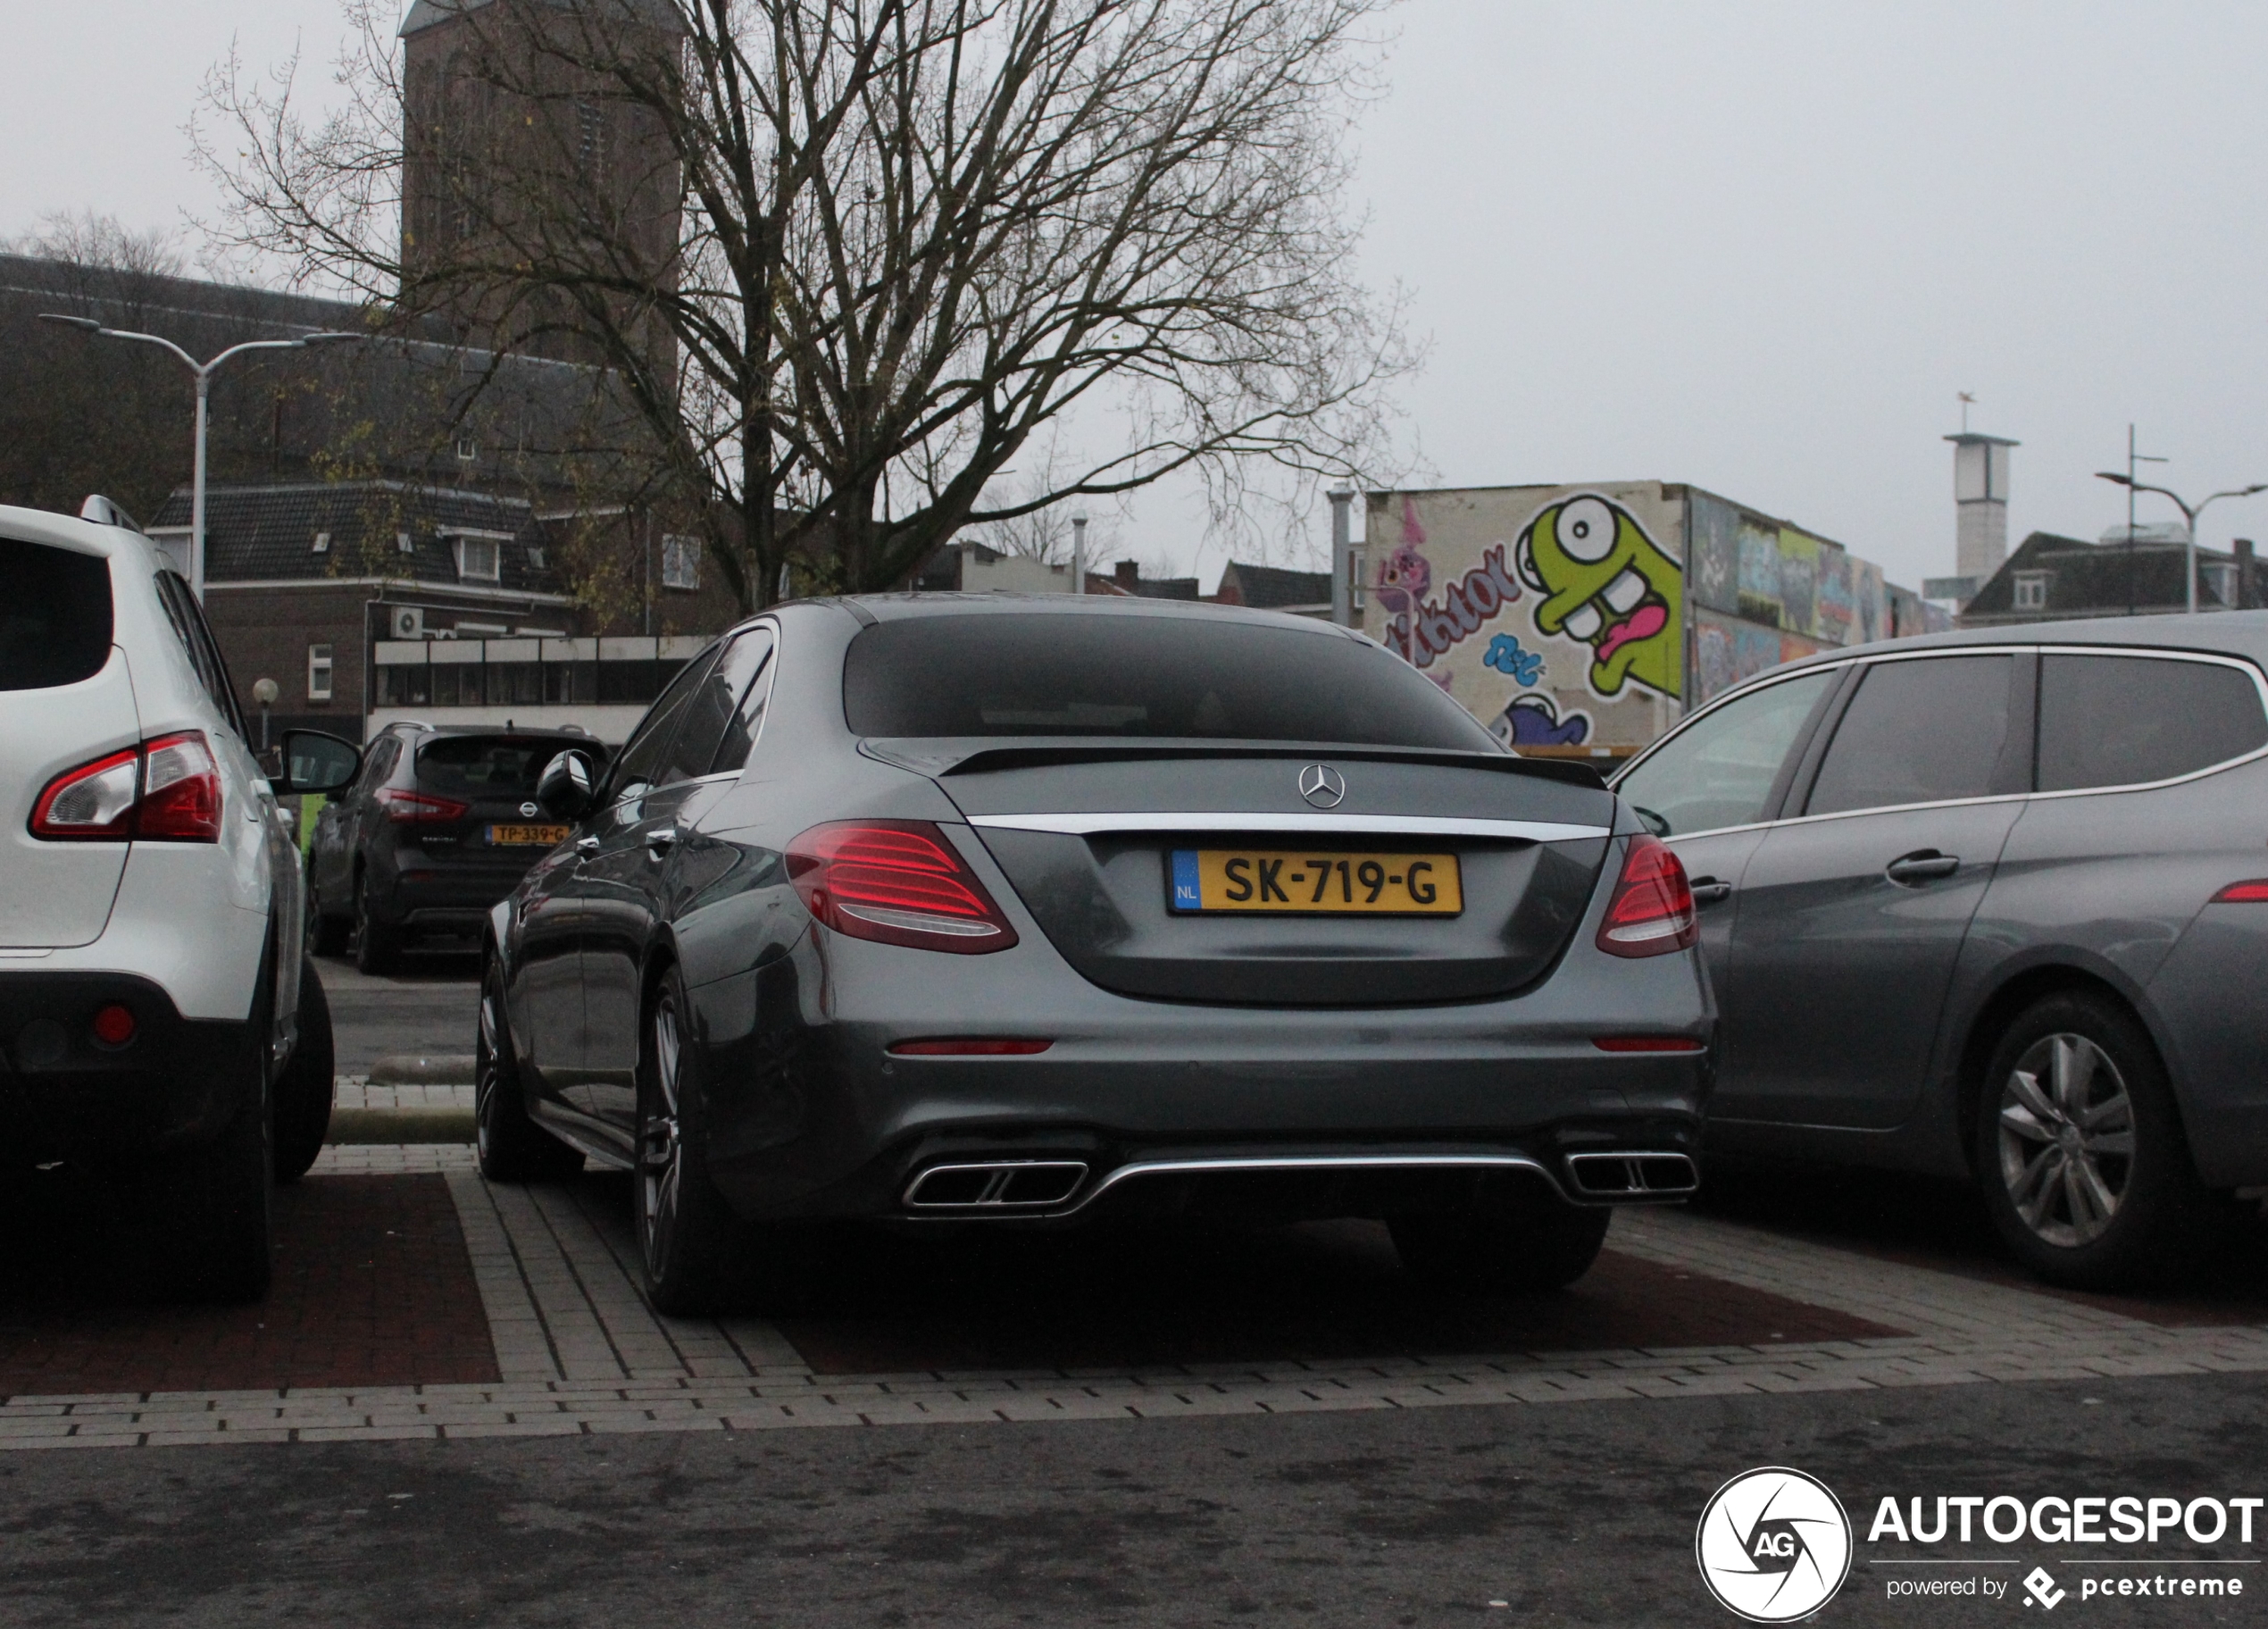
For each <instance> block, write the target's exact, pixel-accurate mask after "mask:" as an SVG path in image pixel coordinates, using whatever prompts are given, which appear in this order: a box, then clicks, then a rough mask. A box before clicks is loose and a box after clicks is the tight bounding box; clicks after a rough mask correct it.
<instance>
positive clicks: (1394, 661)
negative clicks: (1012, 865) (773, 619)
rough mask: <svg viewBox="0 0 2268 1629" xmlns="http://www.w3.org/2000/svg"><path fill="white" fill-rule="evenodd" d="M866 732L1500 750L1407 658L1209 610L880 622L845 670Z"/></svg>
mask: <svg viewBox="0 0 2268 1629" xmlns="http://www.w3.org/2000/svg"><path fill="white" fill-rule="evenodd" d="M843 703H844V712H845V716H846V719H847V721H848V723H849V724H850V727H851V729H852V730H853V731H855V732H856V733H858V734H860V735H868V736H885V737H888V736H1033V735H1086V736H1105V737H1118V738H1122V739H1124V738H1145V737H1149V738H1155V737H1166V738H1169V739H1170V738H1177V737H1178V738H1184V739H1187V738H1191V737H1196V738H1202V739H1213V740H1229V741H1314V742H1326V741H1330V742H1342V743H1345V744H1347V745H1365V744H1367V745H1375V746H1382V747H1432V748H1442V749H1446V750H1451V751H1463V752H1486V753H1499V752H1501V751H1502V750H1503V749H1502V748H1499V747H1498V746H1497V742H1496V739H1495V738H1494V737H1492V736H1491V735H1489V733H1488V731H1486V730H1484V729H1482V728H1481V727H1480V723H1478V721H1476V720H1475V719H1474V718H1473V716H1472V714H1470V713H1467V712H1466V711H1465V710H1464V709H1463V707H1461V706H1457V704H1456V703H1455V702H1454V701H1452V700H1450V699H1449V698H1448V697H1447V696H1445V695H1443V694H1442V693H1441V691H1440V689H1438V688H1437V687H1436V686H1435V685H1434V683H1433V681H1431V680H1430V679H1427V678H1426V677H1425V676H1424V675H1422V673H1420V672H1418V671H1417V669H1415V668H1413V667H1412V666H1411V665H1410V664H1408V663H1406V662H1405V661H1403V660H1402V659H1401V658H1400V657H1399V656H1392V655H1389V654H1388V652H1386V651H1385V650H1383V649H1380V647H1377V646H1374V645H1370V644H1367V643H1363V642H1360V641H1357V640H1355V639H1347V638H1346V637H1345V636H1344V635H1343V634H1339V633H1337V632H1335V631H1330V630H1328V629H1322V628H1318V629H1317V630H1316V631H1313V632H1308V631H1305V630H1297V629H1288V628H1287V629H1275V628H1263V627H1255V626H1253V625H1252V624H1250V623H1247V622H1230V621H1229V620H1228V619H1226V618H1219V619H1216V618H1213V617H1212V616H1210V615H1208V616H1205V617H1203V618H1198V617H1196V616H1166V615H1146V616H1138V615H1125V616H1062V615H1048V614H1032V613H1024V612H968V613H963V614H946V615H936V616H911V617H905V618H903V619H898V620H893V621H890V622H883V623H881V624H880V626H878V627H873V628H869V629H867V630H866V631H864V632H863V633H861V634H860V635H859V636H858V637H857V638H856V639H853V640H852V641H851V645H850V650H849V652H848V654H847V655H846V657H845V659H844V666H843Z"/></svg>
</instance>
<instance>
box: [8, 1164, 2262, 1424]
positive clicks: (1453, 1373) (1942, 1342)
mask: <svg viewBox="0 0 2268 1629" xmlns="http://www.w3.org/2000/svg"><path fill="white" fill-rule="evenodd" d="M420 1174H425V1175H427V1176H429V1177H430V1178H438V1179H439V1180H440V1181H442V1182H445V1183H446V1191H447V1193H448V1194H449V1195H450V1197H451V1199H452V1200H453V1204H454V1210H455V1213H456V1215H457V1218H458V1222H459V1225H460V1227H461V1230H462V1238H463V1258H464V1259H465V1260H466V1261H467V1262H468V1263H469V1273H470V1276H471V1282H472V1284H473V1286H474V1288H475V1291H477V1294H478V1296H479V1301H480V1304H481V1306H482V1308H483V1310H484V1312H485V1314H486V1319H487V1324H488V1332H489V1335H490V1338H491V1346H492V1350H493V1354H494V1362H495V1370H494V1374H495V1375H496V1378H495V1379H493V1380H490V1381H486V1382H477V1383H454V1384H430V1385H423V1386H413V1385H363V1386H354V1385H329V1386H324V1385H311V1384H305V1383H293V1384H291V1385H289V1386H288V1387H286V1386H281V1385H278V1384H276V1383H275V1382H274V1380H273V1378H272V1377H267V1378H263V1379H262V1380H260V1381H258V1382H256V1383H254V1382H246V1383H243V1384H240V1385H236V1386H233V1387H232V1388H231V1389H229V1390H221V1389H219V1387H218V1386H216V1387H215V1388H214V1389H213V1390H210V1391H204V1390H196V1389H193V1388H192V1389H188V1390H182V1391H172V1392H151V1391H146V1390H145V1391H135V1390H132V1389H130V1388H129V1387H126V1386H121V1387H118V1388H117V1389H116V1390H115V1391H111V1390H110V1389H108V1388H104V1391H108V1393H109V1394H107V1395H97V1394H91V1393H92V1392H93V1391H94V1388H92V1387H89V1388H88V1389H87V1390H85V1391H79V1392H78V1393H77V1394H75V1395H74V1394H56V1393H53V1392H50V1393H48V1394H46V1395H32V1394H20V1395H18V1396H16V1397H14V1398H13V1399H12V1400H10V1401H8V1402H6V1403H5V1404H4V1405H0V1447H13V1448H33V1447H51V1448H63V1447H96V1446H103V1445H129V1444H145V1445H159V1444H170V1443H183V1442H205V1443H213V1442H228V1441H239V1442H241V1441H274V1440H285V1439H296V1440H299V1441H315V1440H363V1441H367V1440H376V1439H381V1438H390V1437H418V1438H435V1437H442V1436H447V1437H458V1436H468V1435H528V1434H545V1435H555V1434H565V1433H606V1432H677V1431H720V1430H777V1429H795V1428H801V1427H807V1426H845V1425H849V1426H856V1425H881V1424H916V1423H926V1422H938V1421H947V1420H953V1421H1000V1420H1021V1419H1071V1418H1081V1417H1104V1416H1107V1417H1118V1418H1125V1417H1155V1416H1180V1415H1188V1414H1222V1413H1271V1412H1283V1411H1313V1410H1317V1409H1348V1408H1353V1409H1378V1408H1419V1407H1441V1406H1455V1405H1461V1404H1481V1403H1487V1404H1512V1403H1528V1404H1534V1403H1554V1402H1580V1401H1582V1400H1586V1399H1597V1398H1634V1397H1672V1396H1691V1395H1698V1394H1705V1393H1722V1392H1750V1393H1756V1392H1779V1391H1818V1390H1838V1391H1855V1390H1864V1389H1871V1388H1875V1387H1885V1386H1910V1385H1939V1384H1962V1383H1985V1382H2014V1381H2028V1380H2039V1379H2047V1378H2064V1377H2082V1378H2084V1377H2097V1376H2107V1375H2121V1374H2174V1373H2195V1372H2201V1371H2207V1370H2219V1371H2246V1372H2268V1307H2260V1306H2257V1305H2255V1306H2254V1307H2252V1309H2251V1316H2249V1317H2248V1318H2247V1319H2246V1320H2245V1321H2242V1322H2230V1321H2229V1319H2228V1316H2226V1315H2227V1314H2228V1313H2229V1310H2230V1303H2227V1302H2225V1301H2224V1302H2222V1303H2216V1304H2214V1307H2212V1308H2211V1309H2210V1310H2211V1316H2210V1317H2205V1316H2202V1315H2200V1316H2197V1317H2191V1316H2188V1315H2186V1314H2183V1313H2182V1312H2181V1311H2180V1304H2179V1303H2175V1304H2172V1305H2171V1307H2169V1305H2168V1304H2165V1303H2155V1302H2154V1303H2147V1304H2146V1306H2147V1311H2148V1312H2149V1314H2150V1315H2151V1316H2135V1314H2134V1308H2133V1307H2128V1306H2125V1305H2122V1304H2098V1303H2097V1302H2096V1301H2092V1300H2086V1299H2073V1298H2069V1297H2063V1296H2057V1295H2053V1294H2049V1293H2046V1292H2044V1291H2039V1290H2038V1289H2036V1288H2033V1287H2030V1286H2027V1285H2022V1284H2017V1283H2004V1282H1992V1281H1991V1280H1990V1279H1989V1278H1986V1277H1981V1276H1978V1275H1976V1274H1971V1273H1967V1272H1946V1271H1941V1270H1939V1267H1938V1266H1932V1265H1930V1264H1929V1263H1928V1262H1926V1261H1924V1260H1920V1259H1915V1260H1904V1259H1891V1258H1888V1257H1884V1256H1883V1255H1880V1254H1867V1253H1863V1252H1861V1251H1857V1250H1854V1249H1847V1248H1844V1247H1843V1246H1842V1245H1839V1244H1835V1243H1828V1242H1822V1241H1820V1240H1819V1239H1816V1238H1807V1237H1801V1236H1797V1235H1794V1234H1791V1233H1790V1232H1788V1231H1786V1230H1784V1229H1781V1228H1776V1227H1772V1226H1768V1225H1765V1224H1762V1223H1760V1222H1756V1221H1753V1220H1748V1219H1743V1218H1738V1217H1727V1216H1723V1215H1698V1214H1695V1213H1692V1212H1688V1211H1649V1212H1642V1213H1634V1212H1626V1213H1624V1214H1623V1215H1622V1216H1621V1217H1619V1218H1618V1220H1617V1222H1616V1225H1615V1231H1614V1235H1613V1253H1612V1254H1611V1255H1610V1256H1609V1257H1607V1258H1606V1260H1605V1262H1604V1263H1603V1264H1602V1266H1601V1267H1600V1269H1599V1270H1598V1272H1597V1274H1595V1278H1594V1280H1593V1281H1590V1282H1586V1284H1585V1285H1584V1286H1583V1287H1582V1288H1580V1289H1579V1290H1578V1291H1575V1292H1573V1293H1572V1294H1571V1295H1569V1296H1566V1297H1563V1298H1551V1299H1547V1300H1546V1301H1540V1302H1537V1303H1534V1304H1531V1305H1529V1306H1526V1307H1522V1306H1521V1305H1519V1304H1515V1303H1500V1304H1496V1305H1485V1304H1484V1305H1464V1306H1458V1305H1455V1304H1452V1303H1447V1302H1442V1301H1438V1300H1429V1299H1426V1298H1425V1297H1423V1296H1422V1295H1419V1294H1418V1293H1417V1292H1415V1291H1412V1290H1410V1289H1409V1288H1408V1287H1407V1286H1406V1285H1404V1284H1402V1283H1401V1282H1400V1281H1399V1277H1398V1274H1396V1273H1395V1272H1394V1271H1393V1269H1392V1267H1391V1265H1390V1262H1389V1261H1388V1259H1387V1258H1386V1257H1384V1256H1383V1255H1382V1254H1381V1251H1382V1249H1383V1246H1382V1245H1381V1243H1380V1240H1379V1238H1378V1236H1377V1235H1376V1232H1375V1230H1370V1231H1368V1232H1365V1230H1363V1229H1361V1228H1347V1227H1341V1228H1336V1229H1305V1230H1293V1231H1292V1232H1289V1233H1280V1234H1260V1235H1252V1236H1249V1237H1245V1238H1239V1239H1234V1240H1230V1239H1227V1238H1225V1237H1224V1236H1222V1235H1213V1236H1212V1239H1213V1243H1212V1246H1211V1248H1210V1249H1201V1248H1199V1247H1200V1246H1201V1245H1202V1243H1203V1241H1201V1240H1198V1239H1196V1238H1195V1237H1193V1236H1189V1235H1181V1236H1173V1235H1153V1236H1149V1237H1147V1238H1135V1239H1131V1240H1124V1239H1121V1240H1118V1241H1096V1240H1088V1241H1083V1242H1081V1241H1068V1242H1056V1243H1047V1244H1044V1245H1030V1244H1023V1243H1014V1242H1011V1241H973V1242H971V1243H965V1244H957V1245H953V1246H943V1245H928V1244H919V1243H917V1244H913V1245H906V1244H903V1243H900V1244H895V1245H887V1246H873V1247H866V1248H865V1249H863V1251H857V1250H855V1251H852V1252H851V1253H850V1254H849V1255H847V1256H846V1257H839V1258H834V1259H832V1260H831V1263H830V1265H831V1266H834V1267H835V1268H836V1269H837V1272H836V1274H835V1277H834V1280H833V1287H832V1288H831V1289H830V1290H829V1291H826V1292H824V1293H822V1295H821V1298H820V1301H819V1304H818V1305H816V1306H815V1307H813V1309H812V1310H810V1311H808V1312H806V1313H804V1314H802V1315H800V1316H797V1317H796V1318H791V1319H788V1320H786V1321H784V1322H783V1323H780V1324H773V1323H770V1322H766V1321H763V1320H759V1319H753V1318H750V1319H735V1320H728V1321H724V1322H711V1321H706V1320H680V1319H663V1318H657V1317H655V1316H653V1315H652V1314H651V1313H650V1312H649V1311H648V1310H647V1309H646V1307H645V1305H644V1303H643V1301H642V1300H641V1299H639V1297H638V1293H637V1291H636V1290H635V1288H634V1283H633V1276H632V1274H631V1270H630V1260H631V1258H630V1249H631V1243H630V1235H629V1229H628V1225H627V1194H626V1190H625V1189H624V1187H623V1184H622V1183H621V1180H620V1179H619V1178H613V1177H607V1176H602V1175H594V1176H590V1177H586V1178H584V1179H582V1180H580V1181H579V1182H572V1183H564V1184H557V1185H552V1186H544V1187H535V1188H525V1189H515V1188H494V1189H492V1188H490V1187H488V1185H487V1184H485V1183H483V1182H481V1181H480V1180H479V1176H478V1175H477V1174H475V1173H474V1172H473V1170H472V1169H471V1151H470V1149H464V1148H461V1147H429V1148H419V1147H392V1148H385V1147H363V1148H351V1149H332V1150H329V1151H328V1152H327V1153H326V1155H325V1157H324V1160H323V1162H322V1163H321V1165H319V1167H318V1176H317V1177H316V1178H314V1179H311V1183H310V1189H309V1190H310V1191H321V1183H322V1182H325V1181H330V1182H338V1181H341V1180H344V1179H346V1178H347V1177H349V1176H360V1177H362V1178H364V1179H365V1180H369V1181H373V1182H378V1183H379V1184H380V1185H383V1184H384V1183H386V1182H394V1183H396V1184H400V1185H403V1186H409V1185H412V1184H411V1182H409V1181H408V1180H406V1179H413V1178H414V1177H416V1176H418V1175H420ZM427 1190H428V1191H430V1185H429V1184H428V1185H427ZM1135 1269H1139V1270H1140V1274H1139V1275H1138V1274H1136V1273H1135V1272H1134V1270H1135ZM1112 1270H1117V1271H1118V1274H1119V1275H1116V1276H1113V1274H1112ZM1019 1274H1022V1275H1023V1276H1022V1277H1021V1278H1019V1277H1018V1275H1019ZM1097 1285H1099V1286H1101V1287H1100V1288H1097V1287H1096V1286H1097ZM1177 1304H1179V1305H1180V1306H1182V1307H1198V1308H1202V1311H1201V1313H1199V1312H1188V1313H1185V1314H1182V1315H1179V1316H1180V1322H1178V1323H1177V1322H1176V1316H1177V1315H1175V1314H1174V1312H1173V1310H1172V1309H1173V1308H1174V1307H1176V1305H1177ZM1019 1309H1021V1310H1019ZM1011 1315H1013V1316H1011ZM1884 1330H1893V1331H1899V1333H1883V1332H1881V1331H1884ZM1089 1358H1091V1359H1093V1360H1094V1361H1091V1362H1089V1361H1083V1360H1085V1359H1089ZM861 1365H866V1366H871V1367H867V1368H864V1369H862V1370H859V1372H848V1371H850V1370H852V1369H854V1368H855V1367H856V1366H861ZM46 1373H49V1374H61V1373H62V1371H61V1370H59V1369H53V1368H51V1369H49V1370H47V1371H46Z"/></svg>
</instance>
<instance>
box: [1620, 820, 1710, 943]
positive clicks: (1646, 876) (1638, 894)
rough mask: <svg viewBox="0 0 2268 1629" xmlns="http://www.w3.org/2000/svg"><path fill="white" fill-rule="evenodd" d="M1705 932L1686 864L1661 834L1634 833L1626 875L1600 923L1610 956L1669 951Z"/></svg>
mask: <svg viewBox="0 0 2268 1629" xmlns="http://www.w3.org/2000/svg"><path fill="white" fill-rule="evenodd" d="M1697 937H1699V931H1698V929H1697V925H1696V919H1695V916H1694V914H1693V888H1692V885H1691V884H1690V883H1688V881H1686V879H1685V865H1684V864H1683V862H1681V861H1680V859H1679V858H1678V856H1676V855H1674V854H1672V853H1671V852H1670V851H1669V849H1668V848H1664V847H1663V844H1662V842H1661V840H1659V839H1658V838H1652V837H1634V838H1632V839H1630V852H1629V853H1627V854H1625V855H1624V856H1622V880H1621V881H1618V882H1616V883H1615V884H1614V897H1613V898H1612V899H1609V900H1608V901H1607V902H1606V920H1605V921H1604V922H1602V923H1599V924H1598V948H1600V949H1602V950H1604V951H1605V952H1606V954H1607V955H1609V956H1664V955H1667V954H1668V953H1669V952H1670V951H1672V950H1683V949H1685V948H1688V947H1689V946H1690V945H1691V944H1692V943H1693V941H1694V940H1696V939H1697Z"/></svg>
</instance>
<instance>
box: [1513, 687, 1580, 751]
mask: <svg viewBox="0 0 2268 1629" xmlns="http://www.w3.org/2000/svg"><path fill="white" fill-rule="evenodd" d="M1488 733H1489V734H1491V735H1493V736H1495V737H1496V738H1497V739H1498V740H1500V741H1502V742H1503V743H1504V744H1505V746H1507V747H1580V746H1581V745H1582V744H1583V743H1584V742H1585V741H1588V739H1590V734H1591V718H1590V714H1588V713H1577V712H1570V713H1569V714H1567V715H1566V716H1565V717H1562V716H1560V712H1559V706H1558V704H1557V703H1555V702H1554V701H1553V700H1552V698H1550V697H1548V696H1515V697H1513V698H1512V700H1511V702H1510V703H1509V704H1507V705H1506V706H1505V710H1504V711H1503V712H1502V713H1500V714H1497V719H1496V722H1495V723H1491V724H1490V725H1489V726H1488Z"/></svg>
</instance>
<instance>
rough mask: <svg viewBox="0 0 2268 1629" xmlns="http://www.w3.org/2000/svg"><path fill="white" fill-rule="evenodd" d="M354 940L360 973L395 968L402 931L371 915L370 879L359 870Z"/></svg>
mask: <svg viewBox="0 0 2268 1629" xmlns="http://www.w3.org/2000/svg"><path fill="white" fill-rule="evenodd" d="M401 949H402V947H401V937H400V934H399V933H398V932H397V931H396V930H395V929H393V928H390V927H388V926H387V925H386V924H385V923H381V922H378V921H376V920H374V919H373V918H372V917H371V902H370V879H369V877H368V876H367V875H366V874H365V873H362V872H359V871H358V872H356V873H354V970H355V971H356V972H357V973H369V974H372V975H376V974H380V973H391V972H393V971H394V966H395V963H396V961H397V960H399V959H400V957H401Z"/></svg>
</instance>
